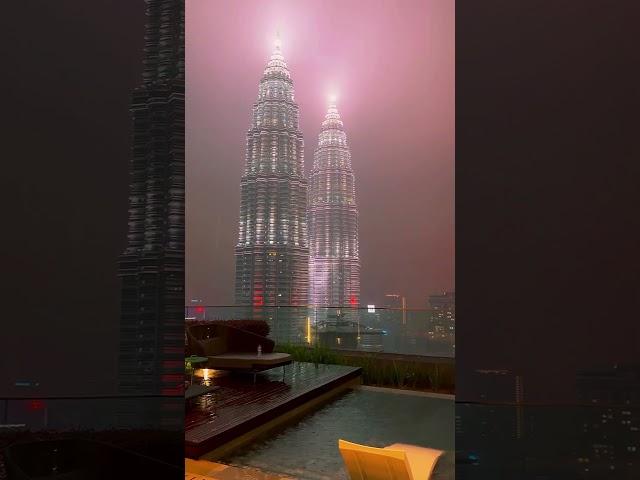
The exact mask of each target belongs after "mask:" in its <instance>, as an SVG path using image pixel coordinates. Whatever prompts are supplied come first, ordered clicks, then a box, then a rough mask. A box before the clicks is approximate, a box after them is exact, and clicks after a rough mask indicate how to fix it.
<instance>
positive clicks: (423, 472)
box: [338, 440, 444, 480]
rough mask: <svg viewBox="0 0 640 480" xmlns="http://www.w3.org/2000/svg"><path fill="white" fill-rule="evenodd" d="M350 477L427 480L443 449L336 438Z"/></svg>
mask: <svg viewBox="0 0 640 480" xmlns="http://www.w3.org/2000/svg"><path fill="white" fill-rule="evenodd" d="M338 448H339V449H340V454H341V455H342V459H343V460H344V464H345V466H346V467H347V472H349V477H350V478H351V480H429V479H430V478H431V473H432V472H433V468H434V467H435V465H436V462H437V461H438V458H440V456H441V455H442V454H443V453H444V452H443V451H442V450H434V449H432V448H424V447H416V446H415V445H406V444H403V443H394V444H393V445H389V446H388V447H384V448H376V447H368V446H365V445H358V444H357V443H351V442H346V441H344V440H338Z"/></svg>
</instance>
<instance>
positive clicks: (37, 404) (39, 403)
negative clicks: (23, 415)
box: [29, 400, 44, 412]
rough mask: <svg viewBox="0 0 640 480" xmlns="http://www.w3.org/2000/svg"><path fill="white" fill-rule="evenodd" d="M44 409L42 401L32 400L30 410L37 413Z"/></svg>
mask: <svg viewBox="0 0 640 480" xmlns="http://www.w3.org/2000/svg"><path fill="white" fill-rule="evenodd" d="M43 408H44V402H43V401H42V400H31V401H30V402H29V410H31V411H34V412H35V411H37V410H42V409H43Z"/></svg>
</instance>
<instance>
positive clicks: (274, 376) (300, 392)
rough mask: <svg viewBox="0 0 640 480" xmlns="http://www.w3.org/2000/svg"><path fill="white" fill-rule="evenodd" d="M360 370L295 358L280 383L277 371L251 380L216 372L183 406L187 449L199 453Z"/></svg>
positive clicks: (344, 380) (347, 379) (308, 398)
mask: <svg viewBox="0 0 640 480" xmlns="http://www.w3.org/2000/svg"><path fill="white" fill-rule="evenodd" d="M359 374H360V369H359V368H354V367H347V366H339V365H320V366H317V367H316V366H315V365H313V364H300V363H294V364H293V365H292V366H290V367H289V368H287V372H286V376H285V383H284V384H283V383H281V379H282V375H281V374H278V373H273V372H268V373H267V374H266V375H265V374H263V375H261V378H260V380H261V381H260V382H258V383H256V384H255V385H254V384H253V382H252V380H250V379H249V378H238V377H234V376H227V377H216V378H214V379H213V380H214V383H215V384H216V386H218V388H217V389H216V390H215V391H214V392H212V393H210V394H207V395H205V397H206V398H205V399H204V401H200V404H196V405H194V407H193V408H192V409H191V410H190V411H187V414H186V419H185V420H186V422H185V424H186V431H185V444H186V447H187V450H188V451H190V452H192V453H193V452H197V453H198V455H202V454H204V453H205V452H206V451H208V450H211V449H212V448H214V447H217V446H219V445H221V444H224V443H225V442H226V441H228V440H230V439H232V438H234V437H235V436H238V435H240V434H242V433H244V432H246V431H248V430H251V429H253V428H255V427H256V426H259V425H260V424H261V423H265V422H267V421H269V420H271V419H273V418H276V417H277V416H278V415H279V414H281V413H282V412H283V411H284V410H286V409H289V408H290V407H294V406H298V405H300V404H302V403H305V402H307V401H309V400H310V399H312V398H314V397H316V396H319V395H320V394H322V393H325V392H326V391H328V390H330V389H331V388H334V387H337V386H339V385H340V384H343V383H345V382H347V381H350V380H351V379H353V378H356V377H357V376H358V375H359ZM201 400H202V399H201Z"/></svg>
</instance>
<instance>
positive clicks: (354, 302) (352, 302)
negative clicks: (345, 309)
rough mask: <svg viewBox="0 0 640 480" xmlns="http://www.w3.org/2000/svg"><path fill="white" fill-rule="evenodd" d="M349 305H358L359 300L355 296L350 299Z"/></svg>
mask: <svg viewBox="0 0 640 480" xmlns="http://www.w3.org/2000/svg"><path fill="white" fill-rule="evenodd" d="M349 303H350V304H351V305H354V306H355V305H356V304H357V303H358V300H357V299H356V296H355V295H351V298H350V299H349Z"/></svg>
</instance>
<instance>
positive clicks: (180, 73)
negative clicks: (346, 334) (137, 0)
mask: <svg viewBox="0 0 640 480" xmlns="http://www.w3.org/2000/svg"><path fill="white" fill-rule="evenodd" d="M146 13H147V24H146V29H145V47H144V66H145V68H144V73H143V79H142V84H141V85H140V86H139V87H138V88H137V89H136V90H135V91H134V93H133V99H132V105H131V113H132V116H133V147H132V158H131V164H130V182H131V183H130V190H129V221H128V224H129V229H128V235H127V246H126V249H125V251H124V252H123V253H122V255H121V256H120V260H119V275H120V277H121V280H122V295H121V324H120V325H121V338H120V352H119V372H118V387H119V391H120V393H123V394H132V395H133V394H135V395H166V396H168V397H171V396H175V397H178V396H182V395H183V389H184V370H183V369H184V366H183V362H184V258H185V257H184V200H185V183H184V174H185V173H184V79H185V75H184V0H147V12H146ZM163 405H164V404H163ZM129 413H130V414H131V415H132V416H135V415H137V414H138V413H139V412H137V411H136V409H135V408H134V409H131V410H130V411H129ZM178 421H181V418H179V419H178ZM125 423H126V421H125Z"/></svg>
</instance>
